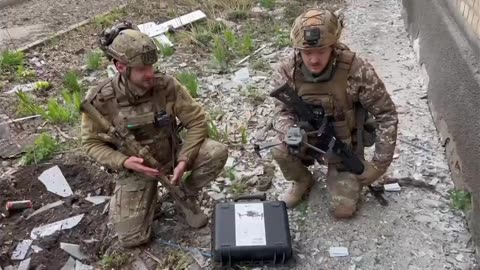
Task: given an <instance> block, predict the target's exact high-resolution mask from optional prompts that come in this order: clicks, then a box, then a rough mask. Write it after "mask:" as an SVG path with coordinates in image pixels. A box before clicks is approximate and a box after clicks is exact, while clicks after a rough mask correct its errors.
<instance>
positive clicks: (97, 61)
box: [87, 51, 103, 71]
mask: <svg viewBox="0 0 480 270" xmlns="http://www.w3.org/2000/svg"><path fill="white" fill-rule="evenodd" d="M102 55H103V54H102V52H99V51H91V52H89V53H88V54H87V69H88V70H91V71H93V70H98V69H100V66H101V65H102Z"/></svg>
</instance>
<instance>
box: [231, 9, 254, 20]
mask: <svg viewBox="0 0 480 270" xmlns="http://www.w3.org/2000/svg"><path fill="white" fill-rule="evenodd" d="M249 17H250V13H249V12H248V11H246V10H232V11H230V12H228V13H227V20H231V21H237V22H238V21H242V20H246V19H248V18H249Z"/></svg>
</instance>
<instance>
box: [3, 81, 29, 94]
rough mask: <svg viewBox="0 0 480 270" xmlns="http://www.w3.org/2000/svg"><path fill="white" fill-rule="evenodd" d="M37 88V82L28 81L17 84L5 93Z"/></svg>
mask: <svg viewBox="0 0 480 270" xmlns="http://www.w3.org/2000/svg"><path fill="white" fill-rule="evenodd" d="M34 89H35V83H27V84H21V85H17V86H15V87H13V88H12V90H10V91H7V92H5V94H14V93H17V92H20V91H22V92H30V91H32V90H34Z"/></svg>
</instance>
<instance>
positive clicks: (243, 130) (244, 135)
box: [240, 126, 248, 144]
mask: <svg viewBox="0 0 480 270" xmlns="http://www.w3.org/2000/svg"><path fill="white" fill-rule="evenodd" d="M240 133H241V135H242V144H247V143H248V137H247V128H246V127H244V126H242V127H241V128H240Z"/></svg>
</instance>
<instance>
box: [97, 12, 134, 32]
mask: <svg viewBox="0 0 480 270" xmlns="http://www.w3.org/2000/svg"><path fill="white" fill-rule="evenodd" d="M126 15H127V12H126V11H125V10H124V9H122V8H116V9H114V10H112V12H110V13H108V14H106V15H100V16H96V17H95V24H96V25H97V27H99V28H106V27H110V26H112V25H113V24H114V23H115V22H116V21H118V20H119V19H121V18H122V17H124V16H126Z"/></svg>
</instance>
